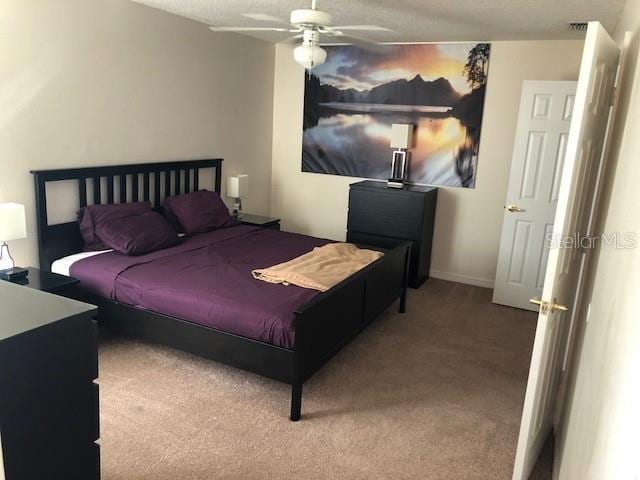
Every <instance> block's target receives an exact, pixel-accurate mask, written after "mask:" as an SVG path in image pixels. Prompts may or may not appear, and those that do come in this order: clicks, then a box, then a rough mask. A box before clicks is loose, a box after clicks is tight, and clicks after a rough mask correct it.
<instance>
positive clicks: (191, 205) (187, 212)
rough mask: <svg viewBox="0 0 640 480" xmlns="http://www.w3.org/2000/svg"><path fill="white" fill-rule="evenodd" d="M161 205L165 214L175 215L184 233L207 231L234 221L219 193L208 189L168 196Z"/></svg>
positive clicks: (231, 223) (169, 217) (168, 216)
mask: <svg viewBox="0 0 640 480" xmlns="http://www.w3.org/2000/svg"><path fill="white" fill-rule="evenodd" d="M163 207H164V214H165V216H166V217H167V218H168V219H171V218H172V217H175V219H176V220H177V222H178V223H179V224H180V226H181V227H182V228H181V229H180V230H182V231H183V232H184V233H186V234H192V233H202V232H209V231H211V230H215V229H217V228H222V227H227V226H229V225H233V224H235V223H236V221H235V220H234V218H233V217H232V216H231V215H229V210H228V209H227V206H226V205H225V204H224V202H223V201H222V199H221V198H220V195H218V194H217V193H216V192H210V191H209V190H198V191H197V192H193V193H185V194H184V195H175V196H173V197H169V198H167V199H166V200H165V201H164V205H163Z"/></svg>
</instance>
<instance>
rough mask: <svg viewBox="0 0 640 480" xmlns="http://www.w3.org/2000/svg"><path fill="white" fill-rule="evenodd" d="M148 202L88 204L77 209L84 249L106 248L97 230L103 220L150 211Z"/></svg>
mask: <svg viewBox="0 0 640 480" xmlns="http://www.w3.org/2000/svg"><path fill="white" fill-rule="evenodd" d="M150 211H151V204H150V203H149V202H136V203H122V204H111V205H89V206H87V207H84V208H81V209H80V210H79V211H78V224H79V226H80V234H81V235H82V238H83V240H84V249H85V250H106V249H107V248H109V247H107V246H106V245H104V244H103V243H102V242H101V241H100V239H99V238H98V235H97V232H98V231H99V230H100V228H102V225H103V224H104V223H105V222H108V221H111V220H117V219H120V218H125V217H130V216H133V215H139V214H141V213H145V212H150Z"/></svg>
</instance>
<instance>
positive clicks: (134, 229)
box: [97, 211, 180, 255]
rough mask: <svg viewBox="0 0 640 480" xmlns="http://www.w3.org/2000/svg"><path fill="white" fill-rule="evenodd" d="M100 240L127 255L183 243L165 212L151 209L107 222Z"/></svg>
mask: <svg viewBox="0 0 640 480" xmlns="http://www.w3.org/2000/svg"><path fill="white" fill-rule="evenodd" d="M97 235H98V238H99V239H100V241H101V242H102V243H103V244H104V245H106V246H107V247H109V248H112V249H114V250H115V251H116V252H120V253H123V254H125V255H142V254H145V253H150V252H154V251H156V250H160V249H162V248H169V247H173V246H174V245H177V244H178V243H180V237H178V234H177V233H176V231H175V230H174V229H173V228H172V227H171V225H169V222H167V221H166V220H165V219H164V217H163V216H162V215H160V214H159V213H156V212H153V211H149V212H144V213H141V214H140V215H133V216H129V217H124V218H115V219H111V220H108V221H106V222H104V223H103V224H102V226H101V228H100V230H99V231H98V232H97Z"/></svg>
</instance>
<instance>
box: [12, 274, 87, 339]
mask: <svg viewBox="0 0 640 480" xmlns="http://www.w3.org/2000/svg"><path fill="white" fill-rule="evenodd" d="M92 312H97V308H96V307H95V306H93V305H89V304H87V303H82V302H78V301H76V300H71V299H69V298H64V297H59V296H57V295H53V294H50V293H46V292H41V291H39V290H34V289H33V288H26V287H23V286H21V285H15V284H13V283H11V282H6V281H0V341H2V340H5V339H7V338H10V337H13V336H15V335H20V334H21V333H25V332H28V331H30V330H34V329H36V328H39V327H42V326H44V325H48V324H50V323H54V322H57V321H58V320H62V319H64V318H68V317H72V316H75V315H80V314H86V313H92Z"/></svg>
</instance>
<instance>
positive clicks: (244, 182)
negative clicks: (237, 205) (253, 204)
mask: <svg viewBox="0 0 640 480" xmlns="http://www.w3.org/2000/svg"><path fill="white" fill-rule="evenodd" d="M248 193H249V175H236V176H234V177H228V178H227V197H231V198H241V197H246V196H247V194H248Z"/></svg>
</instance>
